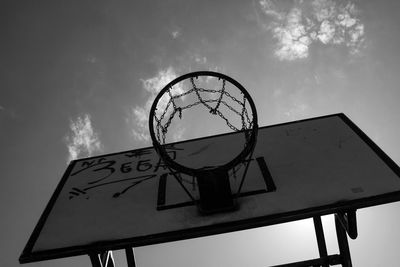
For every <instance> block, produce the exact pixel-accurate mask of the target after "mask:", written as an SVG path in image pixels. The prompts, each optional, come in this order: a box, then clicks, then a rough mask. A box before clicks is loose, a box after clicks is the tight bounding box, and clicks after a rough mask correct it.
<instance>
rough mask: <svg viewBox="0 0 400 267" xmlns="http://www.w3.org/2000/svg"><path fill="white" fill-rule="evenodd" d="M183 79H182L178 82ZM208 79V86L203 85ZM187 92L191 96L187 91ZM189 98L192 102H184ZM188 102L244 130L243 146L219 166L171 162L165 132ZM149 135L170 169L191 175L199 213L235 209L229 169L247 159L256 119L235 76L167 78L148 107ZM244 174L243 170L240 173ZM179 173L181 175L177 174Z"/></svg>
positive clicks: (195, 74)
mask: <svg viewBox="0 0 400 267" xmlns="http://www.w3.org/2000/svg"><path fill="white" fill-rule="evenodd" d="M183 84H184V85H183ZM209 84H212V87H207V86H208V85H209ZM189 96H190V97H189ZM190 100H192V102H190V103H187V102H188V101H190ZM193 107H203V110H205V111H208V113H209V114H210V115H211V116H217V118H219V119H220V120H221V122H224V123H225V124H226V125H227V126H228V127H229V129H230V130H231V131H233V132H237V133H243V138H244V147H243V149H242V150H241V152H240V153H239V154H237V155H234V157H233V159H230V160H228V161H227V162H224V163H223V164H220V165H218V166H211V167H210V166H207V167H205V166H202V167H200V168H199V167H197V168H194V167H190V166H186V165H183V164H181V163H178V162H176V161H175V160H174V159H172V158H171V156H170V155H169V154H168V153H167V150H166V148H167V147H168V144H166V137H167V135H168V133H169V127H170V125H171V123H172V122H173V121H174V119H176V118H177V117H179V118H182V116H185V114H184V113H185V112H187V111H188V110H189V109H191V108H193ZM149 130H150V136H151V138H152V141H153V145H154V148H155V150H156V151H157V153H158V154H159V156H160V157H161V158H162V160H163V161H164V163H165V164H166V165H167V166H168V168H171V169H173V170H174V171H172V170H171V173H173V174H174V175H180V173H184V174H187V175H190V176H193V177H196V179H197V184H198V186H199V192H200V201H199V208H200V210H201V211H202V212H203V213H215V212H219V211H226V210H232V209H235V207H236V205H235V203H234V200H233V197H234V196H233V195H232V193H231V190H230V185H229V170H232V169H234V168H235V167H236V166H237V165H239V164H240V163H242V164H247V165H246V169H247V167H248V162H249V161H247V163H246V158H248V157H249V155H250V157H251V154H252V152H253V150H254V147H255V144H256V139H257V132H258V123H257V111H256V107H255V104H254V102H253V100H252V98H251V96H250V94H249V93H248V92H247V91H246V89H245V88H244V87H243V86H242V85H241V84H239V83H238V82H237V81H236V80H234V79H232V78H231V77H228V76H226V75H224V74H221V73H217V72H212V71H199V72H192V73H188V74H185V75H183V76H180V77H178V78H176V79H174V80H173V81H171V82H170V83H168V84H167V85H166V86H165V87H164V88H163V89H162V90H161V91H160V92H159V94H158V95H157V96H156V98H155V100H154V102H153V105H152V107H151V110H150V118H149ZM244 175H245V173H244ZM179 179H181V178H180V177H179Z"/></svg>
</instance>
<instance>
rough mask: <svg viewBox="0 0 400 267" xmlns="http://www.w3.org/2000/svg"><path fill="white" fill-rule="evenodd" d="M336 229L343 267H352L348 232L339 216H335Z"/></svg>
mask: <svg viewBox="0 0 400 267" xmlns="http://www.w3.org/2000/svg"><path fill="white" fill-rule="evenodd" d="M335 227H336V235H337V240H338V244H339V251H340V256H341V259H342V266H343V267H352V266H353V265H352V263H351V257H350V250H349V243H348V241H347V234H346V230H345V229H344V227H343V225H342V224H341V223H340V220H339V216H338V215H336V214H335Z"/></svg>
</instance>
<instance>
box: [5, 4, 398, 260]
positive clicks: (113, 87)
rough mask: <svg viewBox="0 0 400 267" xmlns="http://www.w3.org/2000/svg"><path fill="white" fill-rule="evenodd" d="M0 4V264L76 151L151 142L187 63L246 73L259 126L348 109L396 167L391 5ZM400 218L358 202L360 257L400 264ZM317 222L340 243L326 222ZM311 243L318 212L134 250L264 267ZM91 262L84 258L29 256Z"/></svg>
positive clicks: (17, 247)
mask: <svg viewBox="0 0 400 267" xmlns="http://www.w3.org/2000/svg"><path fill="white" fill-rule="evenodd" d="M0 6H1V7H0V36H1V42H0V147H1V150H0V169H1V171H2V175H1V179H0V190H1V194H0V212H1V214H2V218H1V220H0V233H1V234H0V235H1V239H0V251H2V253H1V254H2V257H1V258H0V266H20V264H19V263H18V257H19V255H20V253H21V252H22V249H23V248H24V246H25V244H26V242H27V240H28V238H29V236H30V234H31V233H32V231H33V228H34V226H35V225H36V223H37V221H38V219H39V217H40V215H41V213H42V212H43V210H44V208H45V205H46V204H47V202H48V200H49V199H50V197H51V195H52V193H53V191H54V189H55V188H56V186H57V184H58V182H59V181H60V179H61V176H62V174H63V173H64V171H65V169H66V167H67V164H68V162H69V161H70V160H72V159H76V158H82V157H88V156H95V155H101V154H105V153H112V152H118V151H123V150H129V149H135V148H141V147H146V146H148V145H149V144H150V137H149V133H148V129H147V118H148V112H149V108H150V105H151V103H152V100H153V99H154V97H155V96H156V94H157V92H158V91H159V90H160V89H161V88H162V87H163V86H164V85H165V84H166V83H168V82H169V81H171V80H172V79H173V78H175V77H177V76H180V75H182V74H185V73H187V72H191V71H196V70H212V71H218V72H222V73H224V74H227V75H229V76H231V77H233V78H234V79H236V80H237V81H239V82H240V83H241V84H242V85H243V86H244V87H245V88H246V89H247V90H248V91H249V93H250V94H251V96H252V97H253V99H254V100H255V104H256V106H257V111H258V116H259V125H260V126H265V125H272V124H277V123H281V122H288V121H293V120H299V119H304V118H311V117H315V116H321V115H327V114H332V113H338V112H343V113H345V114H346V115H347V116H349V117H350V118H351V119H352V120H353V121H354V122H355V123H356V124H357V125H358V126H359V127H360V128H361V129H362V130H363V131H364V132H365V133H366V134H367V135H368V136H369V137H370V138H371V139H372V140H374V141H375V142H376V143H377V144H378V146H380V147H381V148H382V149H383V150H384V151H385V152H386V153H387V154H388V155H389V156H390V157H391V158H392V159H393V160H394V161H395V162H396V163H397V164H400V149H399V148H400V141H399V138H398V136H399V133H400V127H399V125H400V124H399V121H400V106H399V104H398V102H399V100H400V89H399V84H400V75H399V70H400V53H398V47H400V17H399V16H398V14H399V13H400V3H399V2H398V1H395V0H392V1H390V0H384V1H372V0H365V1H330V0H310V1H292V0H290V1H289V0H283V1H272V0H260V1H239V0H238V1H193V0H188V1H173V0H167V1H127V0H126V1H124V0H116V1H103V0H101V1H92V0H79V1H78V0H71V1H54V0H52V1H50V0H48V1H45V0H37V1H10V0H5V1H2V2H1V4H0ZM178 137H181V138H184V137H185V131H184V129H183V131H182V132H181V133H180V134H179V136H178ZM399 212H400V204H399V203H393V204H387V205H381V206H377V207H372V208H367V209H362V210H359V211H358V213H357V215H358V217H357V219H358V229H359V237H358V238H357V239H356V240H350V241H349V242H350V251H351V253H352V260H353V264H354V266H367V267H368V266H398V265H397V264H398V259H399V256H398V249H399V248H400V246H399V245H398V240H400V230H399V228H398V227H397V226H398V225H400V215H399ZM323 222H324V227H325V233H326V237H327V239H328V240H327V244H328V251H329V252H331V253H337V252H336V251H337V244H336V240H335V234H334V227H333V218H332V216H326V217H324V218H323ZM372 252H373V253H372ZM317 253H318V250H317V246H316V241H315V237H314V230H313V224H312V221H309V220H306V221H300V222H294V223H288V224H283V225H275V226H270V227H264V228H259V229H253V230H248V231H242V232H237V233H232V234H226V235H220V236H213V237H207V238H201V239H192V240H186V241H182V242H174V243H166V244H160V245H154V246H147V247H141V248H136V249H135V256H136V260H137V265H138V266H161V264H162V266H188V265H190V266H268V265H273V264H281V263H288V262H292V261H297V260H305V259H309V258H313V257H317ZM115 259H116V262H117V263H120V266H124V259H123V255H122V254H121V253H120V252H118V251H117V252H116V253H115ZM89 265H90V262H89V258H88V257H87V256H79V257H73V258H66V259H57V260H51V261H44V262H37V263H30V264H27V265H26V266H32V267H33V266H43V267H47V266H60V267H63V266H89Z"/></svg>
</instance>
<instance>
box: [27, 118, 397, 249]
mask: <svg viewBox="0 0 400 267" xmlns="http://www.w3.org/2000/svg"><path fill="white" fill-rule="evenodd" d="M242 138H243V136H242V135H241V134H229V135H222V136H217V137H213V138H205V139H198V140H195V141H191V142H182V143H177V144H174V145H171V146H170V147H169V148H168V153H170V155H171V157H172V158H174V159H176V160H177V161H179V162H180V163H182V164H186V163H193V161H196V162H200V164H205V163H204V162H207V161H209V160H212V161H213V160H214V161H213V163H212V164H218V163H220V160H221V159H224V160H225V159H228V158H229V156H231V155H232V154H233V153H236V152H237V151H236V150H235V148H234V146H232V144H237V143H240V142H242V141H243V140H242ZM212 164H211V165H212ZM264 164H265V165H266V166H268V169H269V172H270V173H271V176H272V179H273V182H274V183H275V185H276V191H274V192H269V191H268V188H267V183H266V179H265V178H266V177H265V173H263V171H262V166H263V165H264ZM243 170H244V167H243V165H241V166H238V168H237V169H236V172H235V174H233V173H232V174H231V178H230V181H231V187H232V191H233V192H235V193H237V192H238V189H239V184H240V182H241V178H242V177H241V174H242V172H243ZM66 175H67V177H68V178H67V180H66V182H65V184H64V185H63V187H62V190H61V192H60V193H59V195H58V196H57V198H56V201H55V203H54V205H53V206H52V209H51V212H50V214H49V216H48V217H47V218H46V220H45V223H44V225H43V228H42V229H41V231H40V235H39V237H38V238H37V240H36V242H35V243H34V246H33V252H39V251H46V250H50V249H54V248H69V247H75V246H85V245H89V244H93V243H96V242H103V241H115V242H116V243H118V240H123V239H127V238H139V239H140V238H146V237H149V236H152V235H155V234H158V235H163V234H167V233H171V232H173V231H177V230H188V231H190V230H193V229H196V228H199V227H202V226H208V225H215V227H218V225H219V224H221V223H227V222H240V221H242V220H246V219H249V218H257V217H261V216H268V215H277V216H279V214H284V213H286V212H293V211H300V210H303V209H308V208H317V207H321V206H324V205H330V204H334V203H337V202H346V201H351V200H356V199H362V198H366V197H371V196H379V195H382V194H385V193H390V192H395V191H399V190H400V179H399V177H398V176H397V174H396V173H395V172H394V171H393V170H392V169H390V168H389V167H388V166H387V164H386V163H385V162H384V161H383V160H382V159H381V158H380V157H379V156H377V154H376V153H375V152H374V151H373V150H372V149H371V148H370V147H369V145H367V144H366V143H365V142H364V141H363V140H362V139H361V138H360V137H359V136H358V135H357V134H356V133H355V132H354V131H353V130H352V129H351V128H350V127H349V126H348V125H347V124H346V123H345V122H344V121H343V120H342V118H341V117H340V116H338V115H335V116H328V117H322V118H317V119H312V120H306V121H300V122H293V123H289V124H282V125H276V126H270V127H264V128H260V130H259V134H258V142H257V146H256V149H255V151H254V154H253V157H252V158H251V160H250V163H249V172H248V174H247V176H246V177H245V179H244V181H243V187H242V188H241V190H240V194H239V197H238V198H237V202H238V204H239V209H238V210H237V211H235V212H229V213H222V214H215V215H211V216H204V215H201V214H199V213H198V210H197V208H196V206H195V205H194V203H193V199H197V198H198V192H197V185H196V182H195V179H194V178H193V177H188V176H183V179H182V180H181V181H177V179H176V178H175V176H173V175H172V174H171V173H170V170H169V169H168V168H167V167H166V166H165V165H164V164H163V163H162V162H161V161H160V159H159V157H158V156H157V155H156V153H155V151H154V150H153V149H152V148H145V149H140V150H135V151H126V152H121V153H117V154H111V155H105V156H101V157H94V158H88V159H82V160H77V161H75V162H74V165H73V168H72V169H71V171H70V172H69V173H66ZM183 187H184V188H183Z"/></svg>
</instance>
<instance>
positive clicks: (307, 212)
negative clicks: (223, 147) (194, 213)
mask: <svg viewBox="0 0 400 267" xmlns="http://www.w3.org/2000/svg"><path fill="white" fill-rule="evenodd" d="M333 116H337V117H339V118H340V119H342V120H343V122H345V123H346V124H347V126H349V128H350V129H351V130H353V131H354V133H356V134H357V135H358V136H359V137H360V138H361V139H362V140H363V141H364V142H365V144H367V145H368V147H370V148H371V149H372V150H373V152H375V154H376V155H377V156H378V157H379V158H380V159H381V160H382V161H383V162H384V163H385V164H386V165H387V166H388V167H389V168H390V169H391V170H392V171H393V172H394V173H395V174H396V175H397V176H398V177H400V168H399V166H398V165H397V164H396V163H395V162H394V161H393V160H392V159H391V158H390V157H389V156H388V155H387V154H386V153H385V152H384V151H383V150H382V149H381V148H379V147H378V146H377V145H376V144H375V143H374V142H373V141H372V140H371V139H370V138H369V137H368V136H367V135H366V134H365V133H364V132H363V131H362V130H361V129H360V128H358V127H357V126H356V125H355V124H354V123H353V122H352V121H351V120H350V119H349V118H348V117H347V116H346V115H344V114H343V113H338V114H332V115H327V116H321V117H316V118H310V119H305V120H299V121H294V122H287V123H281V124H276V125H271V126H265V127H261V128H260V129H259V130H261V129H262V128H270V127H278V126H281V125H286V124H291V123H298V122H305V121H310V120H315V119H321V118H327V117H333ZM199 139H202V138H199ZM258 142H260V140H258ZM147 149H148V148H147ZM129 151H132V150H128V151H124V152H125V153H128V152H129ZM119 153H122V152H118V153H111V154H107V155H102V156H108V155H115V154H119ZM98 157H101V156H98ZM98 157H93V158H98ZM77 161H78V160H74V161H72V162H71V163H70V165H69V166H68V167H67V170H66V172H65V173H64V175H63V177H62V179H61V181H60V183H59V184H58V185H57V188H56V190H55V192H54V193H53V195H52V197H51V199H50V201H49V202H48V204H47V206H46V208H45V210H44V212H43V214H42V215H41V217H40V219H39V221H38V223H37V225H36V227H35V228H34V231H33V233H32V235H31V236H30V238H29V240H28V243H27V245H26V246H25V248H24V250H23V252H22V254H21V256H20V258H19V261H20V263H28V262H35V261H42V260H50V259H56V258H63V257H71V256H78V255H86V254H93V253H101V252H103V251H107V250H118V249H125V248H127V247H140V246H146V245H152V244H158V243H165V242H172V241H178V240H184V239H190V238H197V237H203V236H209V235H215V234H222V233H228V232H233V231H239V230H245V229H251V228H256V227H263V226H268V225H274V224H279V223H285V222H290V221H296V220H301V219H307V218H313V217H316V216H323V215H328V214H335V213H341V212H347V211H349V210H357V209H360V208H366V207H371V206H376V205H381V204H386V203H391V202H395V201H400V190H398V191H393V192H389V193H385V194H381V195H377V196H372V197H367V198H361V199H356V200H350V201H345V202H338V203H334V204H330V205H323V206H318V207H313V208H308V209H302V210H296V211H292V212H284V213H279V214H271V215H267V216H261V217H257V218H250V219H245V220H241V221H236V222H229V223H221V224H218V225H211V226H203V227H197V228H194V229H193V228H192V229H186V230H178V231H173V232H168V233H162V234H154V235H149V236H141V237H134V238H125V239H119V240H110V241H104V242H97V243H92V244H88V245H82V246H72V247H65V248H58V249H51V250H46V251H36V252H35V251H33V247H34V245H35V242H36V241H37V239H38V237H39V235H40V232H41V230H42V229H43V227H44V224H45V222H46V220H47V218H48V216H49V214H50V212H51V210H52V208H53V206H54V204H55V202H56V200H57V198H58V196H59V194H60V192H61V190H62V189H63V186H64V185H65V183H66V181H67V179H68V177H69V175H68V174H69V173H70V172H71V170H72V169H73V167H74V165H75V164H76V162H77Z"/></svg>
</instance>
